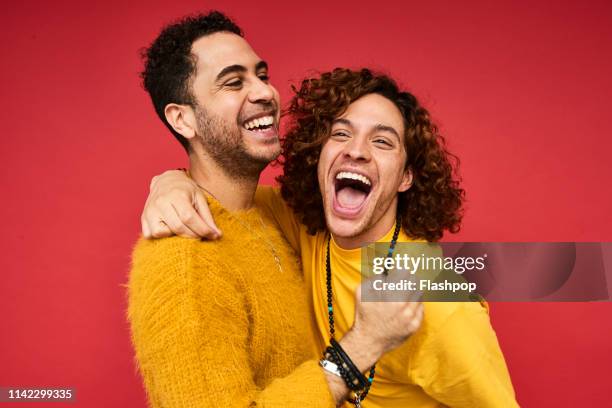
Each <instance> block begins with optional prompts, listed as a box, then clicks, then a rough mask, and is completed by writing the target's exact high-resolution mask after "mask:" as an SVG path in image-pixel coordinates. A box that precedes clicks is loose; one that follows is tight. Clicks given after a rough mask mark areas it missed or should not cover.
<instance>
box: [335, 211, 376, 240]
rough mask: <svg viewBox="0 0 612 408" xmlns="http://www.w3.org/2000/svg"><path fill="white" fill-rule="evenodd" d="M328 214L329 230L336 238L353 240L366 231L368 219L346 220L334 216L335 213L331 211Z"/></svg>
mask: <svg viewBox="0 0 612 408" xmlns="http://www.w3.org/2000/svg"><path fill="white" fill-rule="evenodd" d="M327 214H328V215H326V217H325V218H326V223H327V229H328V230H329V232H331V233H332V234H333V235H334V237H339V238H353V237H356V236H358V235H361V234H362V233H363V232H364V231H365V229H366V228H365V226H366V225H367V217H363V218H358V219H354V218H351V219H346V218H342V217H339V216H337V215H335V214H333V211H329V210H328V212H327Z"/></svg>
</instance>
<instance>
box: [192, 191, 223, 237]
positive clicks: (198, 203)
mask: <svg viewBox="0 0 612 408" xmlns="http://www.w3.org/2000/svg"><path fill="white" fill-rule="evenodd" d="M195 207H196V210H197V211H198V214H200V216H201V217H202V219H203V220H204V222H205V223H206V225H207V226H208V227H209V228H212V231H213V234H212V236H211V237H208V238H210V239H217V238H221V235H222V234H223V233H222V232H221V230H220V229H219V227H217V224H216V223H215V219H214V218H213V216H212V214H211V212H210V208H209V207H208V203H207V202H206V199H205V198H204V196H203V195H202V194H200V193H199V192H198V193H196V194H195Z"/></svg>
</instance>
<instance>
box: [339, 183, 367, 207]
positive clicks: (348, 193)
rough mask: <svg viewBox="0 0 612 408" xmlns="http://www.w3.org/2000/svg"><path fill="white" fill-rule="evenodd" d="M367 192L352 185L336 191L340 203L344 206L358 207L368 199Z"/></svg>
mask: <svg viewBox="0 0 612 408" xmlns="http://www.w3.org/2000/svg"><path fill="white" fill-rule="evenodd" d="M366 197H367V194H366V193H364V192H363V191H361V190H357V189H354V188H352V187H344V188H343V189H342V190H340V191H338V192H337V193H336V198H337V199H338V204H340V205H341V206H342V207H344V208H357V207H359V206H360V205H361V204H362V203H363V201H364V200H365V199H366Z"/></svg>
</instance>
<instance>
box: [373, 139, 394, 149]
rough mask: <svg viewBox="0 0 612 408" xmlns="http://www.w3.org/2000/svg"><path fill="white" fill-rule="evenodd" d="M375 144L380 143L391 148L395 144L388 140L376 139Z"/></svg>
mask: <svg viewBox="0 0 612 408" xmlns="http://www.w3.org/2000/svg"><path fill="white" fill-rule="evenodd" d="M374 143H378V144H381V145H386V146H389V147H393V144H392V143H391V142H389V141H388V140H386V139H376V140H374Z"/></svg>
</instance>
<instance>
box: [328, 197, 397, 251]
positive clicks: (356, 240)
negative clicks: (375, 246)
mask: <svg viewBox="0 0 612 408" xmlns="http://www.w3.org/2000/svg"><path fill="white" fill-rule="evenodd" d="M396 217H397V205H392V206H391V207H390V208H389V209H388V211H385V213H384V215H383V216H382V217H381V218H380V219H379V220H378V221H377V222H376V224H374V225H373V226H372V227H370V228H368V229H366V230H365V231H363V232H361V233H359V234H357V235H355V236H352V237H340V236H336V235H333V234H332V235H333V237H334V241H335V242H336V244H338V246H339V247H340V248H343V249H356V248H361V247H362V246H364V245H367V244H369V243H372V242H376V241H378V240H379V239H381V238H382V237H384V236H385V235H387V233H388V232H389V230H391V228H393V226H394V225H395V222H396Z"/></svg>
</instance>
